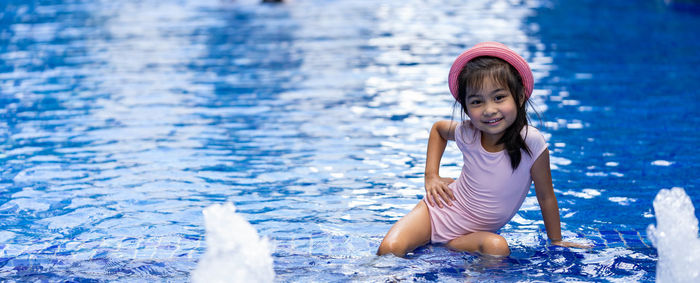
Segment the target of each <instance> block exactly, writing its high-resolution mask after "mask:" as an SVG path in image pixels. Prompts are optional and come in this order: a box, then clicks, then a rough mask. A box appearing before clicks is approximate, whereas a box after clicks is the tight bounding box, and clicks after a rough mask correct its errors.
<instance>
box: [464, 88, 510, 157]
mask: <svg viewBox="0 0 700 283" xmlns="http://www.w3.org/2000/svg"><path fill="white" fill-rule="evenodd" d="M465 100H466V103H467V116H469V118H470V119H471V121H472V124H473V125H474V126H475V127H476V128H477V129H479V130H481V132H482V133H483V134H482V137H484V136H485V137H486V138H488V139H489V140H490V141H491V142H494V143H495V142H496V141H498V139H500V138H501V136H503V133H504V132H505V130H506V129H507V128H508V127H510V125H512V124H513V122H515V119H516V117H517V114H518V107H517V105H516V103H515V99H514V98H513V95H512V94H511V93H510V91H509V90H508V89H507V88H505V87H504V86H500V85H497V84H495V82H493V80H492V79H491V78H488V77H487V78H484V84H483V88H482V89H481V90H480V91H478V92H477V93H475V94H470V95H469V96H468V97H467V98H466V99H465Z"/></svg>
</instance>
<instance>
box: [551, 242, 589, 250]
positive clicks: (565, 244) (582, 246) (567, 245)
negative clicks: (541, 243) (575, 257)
mask: <svg viewBox="0 0 700 283" xmlns="http://www.w3.org/2000/svg"><path fill="white" fill-rule="evenodd" d="M552 245H555V246H560V247H565V248H579V249H590V248H591V246H590V245H586V244H578V243H573V242H565V241H562V240H552Z"/></svg>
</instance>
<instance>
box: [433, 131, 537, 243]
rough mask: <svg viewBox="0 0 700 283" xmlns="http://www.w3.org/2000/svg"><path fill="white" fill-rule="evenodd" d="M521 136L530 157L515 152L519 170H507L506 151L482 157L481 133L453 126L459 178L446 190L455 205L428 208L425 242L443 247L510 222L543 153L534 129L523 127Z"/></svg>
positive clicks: (486, 153) (527, 189)
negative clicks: (427, 238)
mask: <svg viewBox="0 0 700 283" xmlns="http://www.w3.org/2000/svg"><path fill="white" fill-rule="evenodd" d="M521 135H523V137H524V138H525V143H526V144H527V146H528V147H529V148H530V151H531V152H532V156H530V155H528V154H527V152H525V151H522V150H521V153H522V157H521V160H520V165H519V166H518V168H516V170H515V171H513V170H512V168H511V166H510V158H509V157H508V153H507V152H506V151H500V152H488V151H486V150H485V149H484V148H483V146H481V133H480V132H479V130H477V129H476V128H475V127H474V126H472V124H471V122H470V121H464V122H463V123H462V124H460V125H459V126H457V128H456V130H455V141H456V143H457V147H459V149H460V151H462V154H463V156H464V166H463V167H462V174H461V175H460V176H459V178H457V180H456V181H455V182H454V183H452V184H450V185H449V188H450V189H451V190H452V192H453V193H454V196H455V198H456V199H457V200H456V201H453V202H452V206H447V205H443V208H439V207H438V206H435V207H432V206H430V204H428V211H429V212H430V223H431V228H432V232H431V237H430V240H431V242H433V243H445V242H448V241H450V240H452V239H455V238H457V237H459V236H462V235H466V234H469V233H472V232H476V231H489V232H496V231H497V230H498V229H500V228H501V227H503V226H504V225H505V224H506V223H508V221H510V219H511V218H513V216H514V215H515V213H516V212H517V211H518V209H520V206H521V205H522V203H523V200H525V196H526V195H527V192H528V191H529V190H530V185H531V184H532V177H531V176H530V168H531V167H532V164H533V163H534V162H535V160H536V159H537V157H539V156H540V154H542V152H544V150H545V149H547V144H546V143H545V140H544V137H543V136H542V134H541V133H540V132H539V131H538V130H537V129H535V128H534V127H529V128H528V131H527V136H525V129H523V130H522V131H521ZM424 200H425V199H424ZM426 203H427V201H426Z"/></svg>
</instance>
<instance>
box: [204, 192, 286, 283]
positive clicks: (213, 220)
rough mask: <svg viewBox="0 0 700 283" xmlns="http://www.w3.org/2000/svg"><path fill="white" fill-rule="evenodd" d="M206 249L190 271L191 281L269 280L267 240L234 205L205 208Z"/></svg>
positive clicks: (270, 261) (270, 268)
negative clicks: (195, 266)
mask: <svg viewBox="0 0 700 283" xmlns="http://www.w3.org/2000/svg"><path fill="white" fill-rule="evenodd" d="M203 213H204V223H205V227H206V231H207V234H206V243H207V251H206V252H205V254H204V256H203V257H202V259H201V260H200V261H199V263H198V264H197V268H196V269H195V270H194V271H193V272H192V281H193V282H272V281H273V280H274V278H275V272H274V270H273V261H272V256H271V253H270V250H271V247H270V242H269V241H268V240H267V239H266V238H260V237H259V236H258V233H257V231H256V230H255V228H254V227H253V225H250V223H248V221H246V219H245V218H243V216H241V215H240V214H238V213H236V207H235V206H233V204H230V203H227V204H224V205H220V204H215V205H212V206H209V207H207V208H205V209H204V211H203Z"/></svg>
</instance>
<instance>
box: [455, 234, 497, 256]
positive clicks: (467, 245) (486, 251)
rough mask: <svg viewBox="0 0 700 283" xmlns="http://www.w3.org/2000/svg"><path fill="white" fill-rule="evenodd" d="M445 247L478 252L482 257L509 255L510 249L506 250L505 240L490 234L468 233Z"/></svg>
mask: <svg viewBox="0 0 700 283" xmlns="http://www.w3.org/2000/svg"><path fill="white" fill-rule="evenodd" d="M447 246H448V247H450V248H452V249H455V250H459V251H467V252H472V253H474V252H478V253H480V254H483V255H492V256H508V255H510V248H508V242H506V239H505V238H503V237H501V236H500V235H498V234H494V233H491V232H474V233H470V234H467V235H464V236H461V237H459V238H456V239H454V240H452V241H449V242H447Z"/></svg>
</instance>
